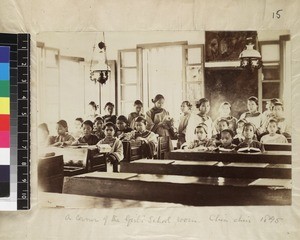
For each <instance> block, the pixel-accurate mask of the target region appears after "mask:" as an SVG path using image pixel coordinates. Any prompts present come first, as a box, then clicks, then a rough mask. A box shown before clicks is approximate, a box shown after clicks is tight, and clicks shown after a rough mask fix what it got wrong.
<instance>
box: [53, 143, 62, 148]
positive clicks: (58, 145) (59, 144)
mask: <svg viewBox="0 0 300 240" xmlns="http://www.w3.org/2000/svg"><path fill="white" fill-rule="evenodd" d="M62 144H63V143H62V142H57V143H54V144H53V146H54V147H61V146H62Z"/></svg>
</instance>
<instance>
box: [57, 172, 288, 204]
mask: <svg viewBox="0 0 300 240" xmlns="http://www.w3.org/2000/svg"><path fill="white" fill-rule="evenodd" d="M275 180H277V181H276V182H274V180H273V179H264V180H261V179H245V178H244V179H230V178H212V177H191V176H189V177H187V176H178V175H158V174H135V173H103V172H94V173H88V174H83V175H78V176H75V177H66V178H65V182H64V187H63V193H67V194H78V195H87V196H95V197H108V198H119V199H133V200H140V201H154V202H172V203H181V204H184V205H194V206H237V205H290V204H291V181H290V180H286V179H275Z"/></svg>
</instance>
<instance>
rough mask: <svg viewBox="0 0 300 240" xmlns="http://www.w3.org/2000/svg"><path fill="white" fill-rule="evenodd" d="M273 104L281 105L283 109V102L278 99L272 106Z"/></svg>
mask: <svg viewBox="0 0 300 240" xmlns="http://www.w3.org/2000/svg"><path fill="white" fill-rule="evenodd" d="M275 106H281V107H282V110H284V108H283V103H282V102H280V101H278V102H275V103H274V107H275Z"/></svg>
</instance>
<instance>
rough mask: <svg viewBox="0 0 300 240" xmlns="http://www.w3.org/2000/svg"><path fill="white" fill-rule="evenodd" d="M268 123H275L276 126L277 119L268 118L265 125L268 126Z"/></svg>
mask: <svg viewBox="0 0 300 240" xmlns="http://www.w3.org/2000/svg"><path fill="white" fill-rule="evenodd" d="M270 123H276V126H277V127H278V121H277V120H276V119H275V118H270V119H269V120H268V123H267V127H268V126H269V124H270Z"/></svg>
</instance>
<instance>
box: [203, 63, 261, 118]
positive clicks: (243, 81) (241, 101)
mask: <svg viewBox="0 0 300 240" xmlns="http://www.w3.org/2000/svg"><path fill="white" fill-rule="evenodd" d="M250 96H256V97H257V96H258V74H257V70H256V71H253V72H251V71H248V70H245V69H239V68H231V69H229V68H228V69H217V68H214V69H212V68H210V69H205V97H206V98H208V100H209V101H210V105H211V110H210V113H209V115H210V116H211V117H212V119H213V120H214V119H216V118H217V117H218V110H219V106H220V104H221V103H222V102H225V101H227V102H229V103H230V104H231V112H232V115H233V116H234V117H236V118H239V117H240V115H241V114H242V113H243V112H245V111H247V99H248V98H249V97H250ZM259 100H260V99H259Z"/></svg>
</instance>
